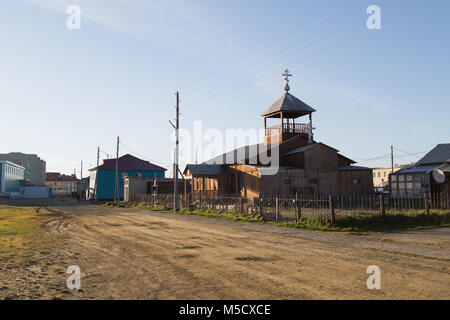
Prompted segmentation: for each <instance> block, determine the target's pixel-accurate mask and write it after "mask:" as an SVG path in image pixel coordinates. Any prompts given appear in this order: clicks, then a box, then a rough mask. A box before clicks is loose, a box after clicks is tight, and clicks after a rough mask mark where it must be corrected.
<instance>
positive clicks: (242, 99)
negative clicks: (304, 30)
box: [202, 3, 442, 111]
mask: <svg viewBox="0 0 450 320" xmlns="http://www.w3.org/2000/svg"><path fill="white" fill-rule="evenodd" d="M397 5H398V3H397ZM397 5H393V6H391V7H389V8H388V9H385V10H384V11H386V10H391V9H392V8H394V7H396V6H397ZM422 8H423V7H420V8H416V10H412V11H418V10H420V9H422ZM412 11H410V12H412ZM440 14H442V12H440ZM438 15H439V14H438ZM436 16H437V15H436ZM433 17H435V16H433ZM433 17H432V18H433ZM416 26H417V25H416ZM363 36H366V35H365V34H362V35H361V37H363ZM361 37H360V38H361ZM352 40H353V41H354V38H352ZM384 40H385V39H383V40H381V41H379V42H371V45H374V44H379V43H381V42H382V41H384ZM299 65H303V66H306V65H307V64H298V65H296V66H294V69H295V68H296V67H297V66H299ZM290 69H292V67H291V68H290ZM318 69H320V66H319V67H317V68H315V69H313V70H318ZM274 87H275V85H274V86H271V87H269V89H271V88H274ZM266 89H267V88H266ZM247 91H248V90H247ZM265 92H266V91H264V90H261V91H260V92H258V93H256V94H253V95H249V96H244V97H242V98H241V99H238V100H236V101H231V102H227V103H224V104H221V105H218V106H217V104H216V103H214V104H208V105H203V106H202V109H209V110H208V111H216V110H218V109H222V108H223V107H226V106H228V105H230V104H235V103H238V102H241V101H245V100H248V99H250V98H253V97H255V96H258V95H261V94H263V93H265ZM210 107H214V108H213V109H210Z"/></svg>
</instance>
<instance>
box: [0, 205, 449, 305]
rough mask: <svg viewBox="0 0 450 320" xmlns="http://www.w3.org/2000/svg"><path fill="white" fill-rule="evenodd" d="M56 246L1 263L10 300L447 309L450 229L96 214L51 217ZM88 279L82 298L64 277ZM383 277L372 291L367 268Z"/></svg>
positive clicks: (58, 210)
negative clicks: (297, 302) (352, 229)
mask: <svg viewBox="0 0 450 320" xmlns="http://www.w3.org/2000/svg"><path fill="white" fill-rule="evenodd" d="M47 208H48V209H49V210H51V211H53V212H54V213H55V215H54V216H53V217H52V218H51V219H50V220H49V221H47V222H46V223H45V224H44V228H45V229H46V230H47V232H48V233H50V234H51V235H52V236H53V238H54V240H53V241H54V245H52V246H49V247H48V248H35V249H34V253H33V254H32V255H29V256H23V257H15V258H13V259H9V260H8V261H0V298H8V299H17V298H20V299H55V298H56V299H89V298H91V299H449V298H450V229H449V228H441V229H432V230H424V231H414V232H405V233H390V234H386V233H383V234H370V235H367V234H363V235H349V234H337V233H322V232H315V231H308V230H296V229H285V228H281V227H276V226H271V225H260V224H251V223H235V222H230V221H222V220H217V219H206V218H199V217H193V216H183V215H175V214H163V213H152V212H149V211H145V210H139V209H109V208H104V207H101V206H94V205H79V206H76V205H65V206H58V207H47ZM69 265H78V266H79V267H80V268H81V271H82V280H81V286H82V290H81V291H80V292H77V291H73V290H68V289H67V288H66V280H67V277H68V275H67V274H66V269H67V267H68V266H69ZM369 265H378V266H380V268H381V272H382V276H381V284H382V288H381V290H368V289H367V287H366V280H367V278H368V276H369V275H367V274H366V268H367V267H368V266H369Z"/></svg>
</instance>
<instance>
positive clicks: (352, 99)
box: [0, 0, 450, 176]
mask: <svg viewBox="0 0 450 320" xmlns="http://www.w3.org/2000/svg"><path fill="white" fill-rule="evenodd" d="M69 5H78V6H79V8H80V9H81V28H80V29H73V30H70V29H68V28H67V23H66V22H67V19H68V18H69V14H68V13H67V12H66V11H67V8H68V6H69ZM369 5H378V6H379V7H380V9H381V29H379V30H369V29H368V28H367V26H366V20H367V19H368V17H369V14H367V12H366V10H367V8H368V6H369ZM449 16H450V2H449V1H447V0H441V1H438V0H432V1H425V0H421V1H419V0H370V1H365V0H341V1H336V0H318V1H299V0H292V1H288V0H279V1H274V0H273V1H269V0H259V1H251V0H228V1H217V0H185V1H182V0H171V1H167V0H166V1H162V0H70V1H66V0H3V1H1V3H0V38H1V39H2V41H1V45H0V111H1V118H0V119H1V120H2V121H1V123H2V124H1V126H0V135H1V137H2V138H1V139H0V153H6V152H12V151H20V152H24V153H34V154H37V155H39V156H40V157H41V158H43V159H44V160H45V161H46V162H47V171H49V172H50V171H59V172H61V173H66V174H69V173H73V172H74V169H76V172H77V175H79V174H80V172H79V170H80V162H81V161H83V163H84V172H83V174H84V176H86V174H87V171H86V170H87V169H88V168H92V167H95V164H96V158H97V147H100V149H101V154H100V156H101V159H104V158H106V157H114V156H115V152H116V139H117V136H120V140H121V144H120V145H119V147H120V155H123V154H126V153H130V154H134V155H136V156H138V157H143V158H145V159H147V160H149V161H151V162H153V163H155V164H158V165H161V166H163V167H166V168H169V170H168V172H167V174H168V175H170V174H171V169H170V163H171V161H172V155H173V146H174V141H173V128H172V126H171V125H170V123H169V122H168V120H172V121H173V119H174V117H175V109H174V106H175V95H174V94H175V92H176V91H179V92H180V99H181V103H180V112H181V118H180V126H181V128H182V129H183V130H188V131H191V132H192V130H193V128H194V123H195V121H201V122H202V126H203V128H204V129H205V130H206V129H218V130H222V131H224V130H227V129H244V130H247V129H250V128H254V129H257V130H259V129H261V128H262V127H263V125H264V122H263V118H262V117H261V113H263V112H264V111H265V110H266V109H267V108H268V107H269V106H270V105H272V104H273V103H274V102H275V101H276V100H277V99H278V98H279V97H281V95H282V94H283V93H284V90H283V88H284V80H283V78H282V77H281V73H282V72H283V71H284V70H285V69H286V68H288V69H289V71H290V72H291V73H292V74H293V77H292V78H291V82H290V86H291V91H290V92H291V94H293V95H295V96H296V97H298V98H299V99H301V100H303V101H304V102H306V103H307V104H309V105H310V106H312V107H314V108H315V109H316V110H317V112H315V113H314V114H313V121H314V127H315V128H316V129H315V132H314V134H315V135H314V138H315V140H316V141H321V142H323V143H325V144H327V145H330V146H332V147H334V148H336V149H338V150H339V151H340V152H341V153H342V154H343V155H345V156H347V157H349V158H351V159H354V160H355V161H358V163H359V164H360V165H364V166H370V167H380V166H389V165H390V155H389V152H390V146H391V145H393V146H394V150H395V152H394V161H395V163H411V162H414V161H417V160H419V159H420V157H421V156H423V155H424V153H425V152H426V151H428V150H430V149H431V148H433V147H434V146H435V145H436V144H438V143H446V142H450V141H449V140H450V139H449V138H450V126H449V123H450V102H449V101H450V81H449V76H450V60H449V59H448V57H449V56H450V52H449V51H450V41H449V39H450V37H449V31H450V19H449ZM302 120H303V119H299V122H302ZM304 121H306V119H305V120H304ZM187 159H191V161H189V160H187ZM197 159H198V161H199V162H200V161H202V160H208V159H203V155H202V154H200V155H197ZM194 161H195V159H194V155H193V154H190V155H188V156H187V158H186V157H184V158H183V160H182V163H181V168H182V169H183V168H184V163H186V162H191V163H193V162H194Z"/></svg>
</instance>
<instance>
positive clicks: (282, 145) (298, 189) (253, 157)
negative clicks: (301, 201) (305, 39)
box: [184, 70, 373, 199]
mask: <svg viewBox="0 0 450 320" xmlns="http://www.w3.org/2000/svg"><path fill="white" fill-rule="evenodd" d="M283 76H285V80H286V86H285V93H284V94H283V96H282V97H281V98H280V99H279V100H278V101H276V102H275V103H274V104H273V105H272V106H271V107H270V108H269V109H267V110H266V111H265V112H264V113H263V114H262V116H263V117H264V129H265V137H264V143H261V144H257V145H251V146H245V147H242V148H238V149H235V150H233V151H231V152H227V153H225V154H222V155H220V156H218V157H216V158H214V159H211V160H209V161H206V162H204V163H202V164H188V165H187V166H186V169H185V171H184V174H185V175H186V177H190V178H191V179H192V186H193V192H194V193H200V192H202V193H203V194H205V195H206V194H209V195H217V196H236V195H241V196H242V197H244V198H246V199H252V198H254V197H259V196H274V195H293V194H296V193H298V194H299V195H345V194H369V193H372V192H373V180H372V169H370V168H366V167H359V166H354V165H353V164H355V161H353V160H351V159H349V158H347V157H345V156H343V155H341V154H340V153H339V151H338V150H337V149H335V148H333V147H330V146H328V145H326V144H324V143H322V142H316V141H315V140H314V137H313V129H314V128H313V124H312V114H313V113H314V112H315V111H316V110H314V109H313V108H312V107H310V106H309V105H307V104H306V103H304V102H303V101H301V100H300V99H298V98H296V97H294V96H293V95H291V94H290V93H289V91H290V87H289V76H291V75H290V74H289V71H288V70H286V72H285V73H284V74H283ZM299 118H300V119H305V118H306V119H307V123H302V122H296V121H297V119H299ZM273 119H276V120H277V121H278V122H279V123H278V124H276V125H273V126H268V125H267V124H268V121H273Z"/></svg>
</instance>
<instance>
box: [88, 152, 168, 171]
mask: <svg viewBox="0 0 450 320" xmlns="http://www.w3.org/2000/svg"><path fill="white" fill-rule="evenodd" d="M95 169H96V168H94V169H91V171H92V170H95ZM98 169H99V170H116V159H106V160H103V164H102V165H101V166H99V167H98ZM166 170H167V169H165V168H163V167H160V166H157V165H156V164H153V163H151V162H148V161H145V160H141V159H139V158H136V157H134V156H132V155H130V154H126V155H124V156H122V157H120V158H119V171H166Z"/></svg>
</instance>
